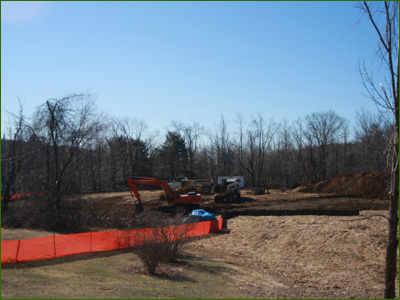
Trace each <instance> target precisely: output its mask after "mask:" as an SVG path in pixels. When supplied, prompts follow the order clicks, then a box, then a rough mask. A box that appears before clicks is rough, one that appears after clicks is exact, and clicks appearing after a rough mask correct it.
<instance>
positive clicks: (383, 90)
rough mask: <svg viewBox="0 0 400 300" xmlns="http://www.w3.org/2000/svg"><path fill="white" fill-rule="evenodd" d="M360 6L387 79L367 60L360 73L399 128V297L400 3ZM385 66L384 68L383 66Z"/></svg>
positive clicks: (390, 290) (395, 138)
mask: <svg viewBox="0 0 400 300" xmlns="http://www.w3.org/2000/svg"><path fill="white" fill-rule="evenodd" d="M358 8H359V9H361V11H362V12H363V14H364V16H366V17H367V18H368V20H369V21H370V23H371V25H372V26H373V28H374V29H375V32H376V34H377V36H378V50H377V52H376V56H377V57H378V59H379V60H380V63H381V66H383V69H384V76H383V77H384V81H383V82H379V81H376V80H375V79H374V77H373V72H372V71H368V69H367V67H366V65H365V63H362V64H360V75H361V79H362V82H363V84H364V87H365V90H366V92H367V97H369V98H370V99H371V100H372V101H373V102H374V103H375V104H376V105H377V107H378V108H379V109H383V110H384V111H390V112H391V113H392V114H393V118H394V120H395V130H393V134H392V137H391V141H390V143H389V144H388V148H387V153H388V156H389V157H390V159H391V174H392V176H391V188H390V218H389V236H388V246H387V250H386V272H385V295H384V297H385V298H387V299H393V298H395V297H396V293H395V282H396V259H397V247H398V237H397V235H398V234H397V230H398V219H399V211H398V207H399V206H398V205H399V203H398V202H399V31H398V30H399V2H398V1H378V2H366V1H364V2H360V3H359V6H358ZM380 69H382V68H380Z"/></svg>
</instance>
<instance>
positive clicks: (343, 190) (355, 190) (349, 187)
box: [302, 172, 390, 199]
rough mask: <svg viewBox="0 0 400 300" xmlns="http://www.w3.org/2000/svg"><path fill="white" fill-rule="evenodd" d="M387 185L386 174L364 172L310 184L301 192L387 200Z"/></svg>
mask: <svg viewBox="0 0 400 300" xmlns="http://www.w3.org/2000/svg"><path fill="white" fill-rule="evenodd" d="M389 183H390V176H389V174H388V173H381V172H364V173H361V174H357V175H349V174H341V175H338V176H336V177H335V178H333V179H331V180H323V181H318V182H310V183H308V184H307V185H306V187H305V188H303V189H302V191H303V192H308V193H310V192H311V193H328V194H336V195H348V196H358V197H365V198H372V199H388V198H389Z"/></svg>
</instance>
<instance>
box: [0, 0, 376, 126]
mask: <svg viewBox="0 0 400 300" xmlns="http://www.w3.org/2000/svg"><path fill="white" fill-rule="evenodd" d="M356 5H357V3H356V2H343V1H338V2H324V1H321V2H303V1H301V2H279V1H277V2H270V1H266V2H262V1H261V2H259V1H256V2H236V1H234V2H229V1H223V2H213V1H204V2H203V1H199V2H166V1H165V2H164V1H161V2H147V1H145V2H130V1H122V2H116V1H104V2H103V1H102V2H96V1H88V2H85V1H61V2H58V1H56V2H44V1H36V2H35V1H29V2H23V3H21V2H18V1H12V2H8V1H2V2H1V115H2V123H1V124H2V131H3V128H4V126H5V123H4V122H5V121H6V118H4V117H5V115H6V114H5V113H4V111H5V110H9V111H14V112H15V111H18V109H17V107H18V106H17V105H16V103H17V99H20V100H21V102H22V103H23V106H24V110H25V113H27V114H28V115H31V113H32V112H33V110H34V108H36V107H37V106H38V105H40V104H42V103H44V102H45V101H46V100H47V99H49V98H61V97H63V96H65V95H67V94H68V93H80V92H89V93H94V94H96V95H97V103H98V108H99V110H101V111H104V112H106V113H108V114H109V115H112V116H117V117H119V116H121V117H125V116H130V117H132V118H133V117H135V118H137V119H140V120H143V121H145V122H146V123H147V125H148V126H149V128H150V129H151V130H160V131H161V133H163V130H164V129H165V128H166V127H167V126H168V125H169V124H170V122H171V120H180V121H182V122H183V123H192V122H193V121H196V122H198V123H200V125H202V126H205V127H207V128H213V127H214V125H215V124H218V123H219V122H220V119H221V116H224V118H225V119H226V120H227V121H228V124H230V125H231V126H232V127H233V126H235V123H234V120H235V118H236V114H237V113H242V114H243V116H244V117H245V118H246V119H248V120H249V119H250V118H251V116H252V115H253V116H256V115H258V113H261V115H262V116H263V117H264V118H265V119H266V120H268V119H270V118H273V119H274V120H275V121H276V122H281V121H283V120H288V121H289V122H291V121H294V120H296V119H297V118H298V117H304V116H305V115H307V114H310V113H312V112H319V111H327V110H333V111H335V112H336V113H337V114H338V115H339V116H341V117H345V118H347V119H349V120H350V121H352V120H353V119H354V116H355V113H356V111H357V110H359V109H360V108H362V107H364V108H366V109H367V110H369V111H371V112H373V113H375V112H376V108H375V106H374V105H373V104H372V102H371V101H370V100H369V99H367V98H366V97H365V96H364V95H363V94H362V93H363V87H362V85H361V83H360V82H361V80H360V75H359V73H358V71H357V68H358V61H359V60H360V61H363V60H364V61H365V62H366V64H367V65H368V66H369V64H370V63H371V61H373V59H374V54H375V51H376V49H377V38H376V34H375V32H374V31H373V28H372V26H371V25H370V24H369V23H368V21H367V19H363V21H362V22H361V23H360V24H359V25H357V26H354V25H355V24H356V23H357V21H358V20H359V19H360V16H361V12H360V11H359V10H358V9H356V8H355V6H356ZM353 124H354V123H353Z"/></svg>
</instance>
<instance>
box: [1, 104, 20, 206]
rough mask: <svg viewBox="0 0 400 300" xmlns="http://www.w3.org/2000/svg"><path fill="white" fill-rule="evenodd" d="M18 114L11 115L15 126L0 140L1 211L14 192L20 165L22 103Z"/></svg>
mask: <svg viewBox="0 0 400 300" xmlns="http://www.w3.org/2000/svg"><path fill="white" fill-rule="evenodd" d="M19 104H20V110H19V114H18V115H13V114H12V117H13V119H14V121H15V127H14V128H10V135H9V139H6V138H5V137H4V139H2V141H1V166H2V168H1V194H2V197H3V199H2V201H1V212H2V213H3V212H6V211H7V209H8V203H9V202H10V198H11V196H12V193H13V192H15V189H16V187H15V183H16V177H17V175H18V174H19V173H20V172H19V171H20V169H21V165H22V149H21V148H22V143H23V134H24V127H25V124H24V123H25V121H24V115H23V109H22V105H21V103H19Z"/></svg>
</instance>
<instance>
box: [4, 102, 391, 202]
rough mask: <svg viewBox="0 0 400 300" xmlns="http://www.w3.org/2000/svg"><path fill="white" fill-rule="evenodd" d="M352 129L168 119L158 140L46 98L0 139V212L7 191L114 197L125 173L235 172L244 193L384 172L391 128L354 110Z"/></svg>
mask: <svg viewBox="0 0 400 300" xmlns="http://www.w3.org/2000/svg"><path fill="white" fill-rule="evenodd" d="M355 118H356V125H355V126H354V128H350V126H349V121H348V120H346V119H344V118H342V117H340V116H339V115H337V114H336V113H335V112H334V111H324V112H313V113H310V114H308V115H306V116H304V117H301V118H299V119H298V120H297V121H295V122H293V123H291V124H290V123H288V122H281V123H277V122H275V121H274V120H272V119H266V118H265V117H264V116H263V114H261V113H260V114H259V115H257V116H251V118H250V119H245V117H244V116H243V115H237V116H236V119H235V120H233V121H232V123H228V121H227V120H226V119H225V118H224V117H221V119H220V120H219V122H218V123H217V125H216V126H215V127H214V128H203V127H202V126H200V125H199V124H198V123H196V122H193V123H183V122H182V121H180V120H171V125H170V128H169V129H168V131H167V132H166V133H165V135H164V136H162V135H161V136H160V134H159V133H157V132H155V133H152V132H150V131H149V130H148V127H147V124H146V123H145V121H142V120H138V119H136V118H134V117H132V118H128V117H126V118H119V119H112V120H109V119H108V118H105V117H104V115H103V114H102V113H100V112H99V111H98V110H97V108H96V105H95V101H94V97H93V96H92V95H88V94H73V95H69V96H67V97H64V98H62V99H50V100H47V101H45V102H44V103H43V104H42V105H40V106H39V107H38V108H37V109H36V112H35V114H34V115H33V116H31V117H30V118H28V117H27V116H25V115H24V113H23V109H22V108H21V109H20V111H19V112H18V113H16V114H13V115H11V119H12V122H10V124H9V128H8V131H7V132H8V133H7V134H5V135H4V136H3V137H2V141H1V164H2V168H1V176H2V180H1V182H2V189H1V190H2V195H3V197H4V200H5V201H3V203H2V206H3V209H6V206H7V203H8V200H9V198H10V196H11V195H12V194H14V193H24V192H42V191H46V192H47V193H48V195H51V197H49V198H51V199H52V200H51V201H52V202H51V203H49V205H50V206H55V207H56V208H57V210H59V209H60V203H61V199H62V196H63V195H67V194H76V193H80V192H82V191H104V190H120V189H125V188H126V187H127V182H126V178H127V177H128V176H130V175H142V176H154V177H157V178H161V179H164V180H171V179H173V178H175V177H178V176H187V177H189V178H213V179H216V178H217V177H218V176H222V175H241V176H244V177H245V180H246V182H245V183H246V185H247V186H265V187H267V186H268V187H283V186H285V187H295V186H297V185H301V184H304V183H306V182H308V181H313V180H323V179H329V178H332V177H334V176H335V175H338V174H341V173H349V174H356V173H360V172H363V171H385V170H386V168H387V159H386V156H385V153H386V151H387V149H386V145H387V144H388V141H389V139H390V134H391V132H392V130H393V122H392V121H391V120H387V119H384V118H383V117H382V116H377V115H372V114H370V113H368V112H366V111H360V112H359V113H358V114H357V115H356V117H355Z"/></svg>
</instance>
